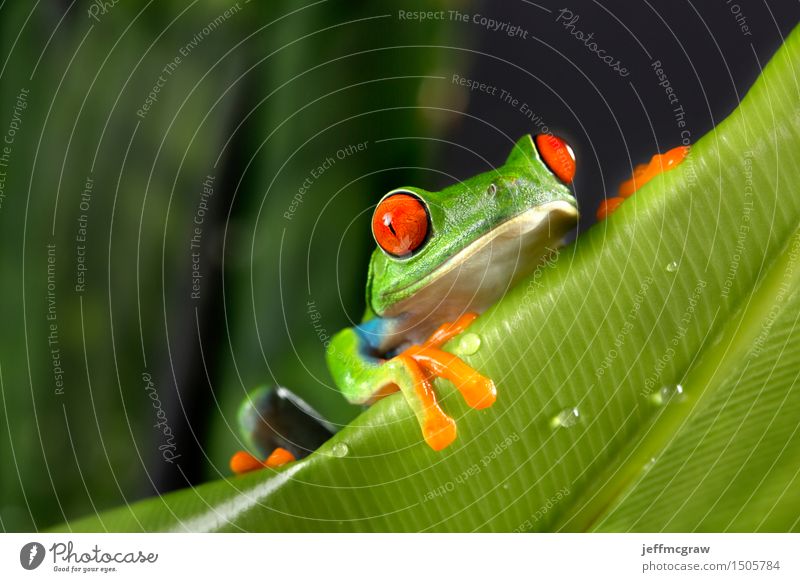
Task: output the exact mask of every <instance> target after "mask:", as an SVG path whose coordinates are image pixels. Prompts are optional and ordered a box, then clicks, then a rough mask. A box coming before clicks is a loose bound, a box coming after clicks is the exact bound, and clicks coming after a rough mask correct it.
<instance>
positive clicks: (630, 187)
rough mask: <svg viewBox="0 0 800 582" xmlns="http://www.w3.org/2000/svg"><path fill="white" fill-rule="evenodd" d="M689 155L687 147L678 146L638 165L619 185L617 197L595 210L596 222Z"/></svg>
mask: <svg viewBox="0 0 800 582" xmlns="http://www.w3.org/2000/svg"><path fill="white" fill-rule="evenodd" d="M688 153H689V146H678V147H676V148H672V149H671V150H669V151H668V152H665V153H663V154H656V155H654V156H653V157H652V158H650V162H649V163H647V164H639V165H638V166H636V167H635V168H634V170H633V174H632V175H631V177H630V178H629V179H628V180H625V181H624V182H623V183H622V184H620V185H619V190H618V191H617V193H618V194H619V196H617V197H615V198H608V199H606V200H603V202H602V203H601V204H600V206H599V208H598V209H597V220H603V219H605V218H607V217H608V216H609V215H610V214H612V213H613V212H614V211H615V210H616V209H617V208H619V206H620V204H622V203H623V202H624V201H625V199H626V198H629V197H630V196H633V194H634V193H635V192H636V191H637V190H638V189H639V188H641V187H642V186H644V185H645V184H647V183H648V182H649V181H650V180H652V179H653V178H655V177H656V176H658V175H659V174H663V173H664V172H668V171H669V170H671V169H673V168H675V167H676V166H678V164H680V163H681V162H682V161H683V159H684V158H685V157H686V155H687V154H688Z"/></svg>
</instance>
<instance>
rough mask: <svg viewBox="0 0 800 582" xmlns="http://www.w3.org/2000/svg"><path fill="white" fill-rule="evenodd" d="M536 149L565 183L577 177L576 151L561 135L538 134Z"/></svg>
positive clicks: (551, 169)
mask: <svg viewBox="0 0 800 582" xmlns="http://www.w3.org/2000/svg"><path fill="white" fill-rule="evenodd" d="M536 149H537V150H539V155H540V156H541V158H542V160H544V163H545V164H547V167H548V168H550V171H551V172H553V173H554V174H555V175H556V177H557V178H558V179H559V180H561V181H562V182H564V183H565V184H570V183H571V182H572V179H573V178H574V177H575V152H573V151H572V148H571V147H569V144H567V142H565V141H564V140H563V139H561V138H560V137H556V136H554V135H550V134H545V133H543V134H540V135H537V136H536Z"/></svg>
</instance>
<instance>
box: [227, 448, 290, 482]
mask: <svg viewBox="0 0 800 582" xmlns="http://www.w3.org/2000/svg"><path fill="white" fill-rule="evenodd" d="M294 460H295V456H294V455H293V454H292V453H290V452H289V451H287V450H286V449H282V448H280V447H278V448H277V449H275V450H274V451H272V454H271V455H270V456H269V457H267V458H266V459H265V460H263V461H261V460H259V459H258V458H256V457H254V456H253V455H251V454H250V453H248V452H246V451H239V452H237V453H236V454H234V455H233V456H232V457H231V460H230V467H231V471H233V472H234V473H235V474H236V475H241V474H243V473H249V472H250V471H255V470H257V469H263V468H264V467H269V468H271V469H275V468H277V467H281V466H283V465H285V464H286V463H291V462H292V461H294Z"/></svg>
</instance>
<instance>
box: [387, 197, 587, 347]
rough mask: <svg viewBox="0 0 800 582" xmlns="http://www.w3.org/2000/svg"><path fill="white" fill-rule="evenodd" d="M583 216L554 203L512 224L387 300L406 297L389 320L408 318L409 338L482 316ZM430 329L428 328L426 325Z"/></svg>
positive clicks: (497, 229)
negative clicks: (465, 316)
mask: <svg viewBox="0 0 800 582" xmlns="http://www.w3.org/2000/svg"><path fill="white" fill-rule="evenodd" d="M577 218H578V210H577V208H576V207H575V205H574V204H571V203H569V202H568V201H565V200H556V201H553V202H548V203H547V204H543V205H541V206H537V207H536V208H532V209H530V210H527V211H525V212H523V213H521V214H518V215H516V216H514V217H513V218H510V219H509V220H507V221H505V222H503V223H502V224H500V225H498V226H497V227H495V228H493V229H492V230H491V231H489V232H487V233H486V234H484V235H482V236H481V237H479V238H478V239H476V240H474V241H473V242H471V243H470V244H469V245H467V246H466V247H464V248H463V249H462V250H461V251H459V252H458V253H457V254H455V255H454V256H452V257H451V258H450V259H448V260H447V261H445V262H444V263H442V264H441V265H440V266H439V267H437V268H436V269H435V270H434V271H432V272H431V273H430V274H429V275H427V276H426V277H424V278H423V279H422V280H420V281H417V282H415V283H413V284H411V285H406V286H404V287H402V288H400V289H395V290H393V291H392V292H391V293H389V294H387V296H386V299H388V300H389V301H388V302H389V303H390V304H391V303H392V301H391V299H392V298H394V297H398V298H400V297H403V299H399V301H398V302H397V303H394V305H393V307H392V308H391V309H390V310H389V311H388V312H386V313H384V314H383V315H384V316H386V317H396V316H401V315H402V316H403V323H404V325H403V326H402V327H404V328H405V333H409V332H411V330H412V328H413V332H412V333H411V335H414V336H415V335H417V333H416V332H417V329H416V328H417V327H421V330H420V335H423V334H424V333H425V332H426V330H427V328H429V327H434V328H435V327H436V326H437V325H439V324H440V323H442V322H443V321H450V320H452V319H455V318H456V317H458V316H459V315H461V314H462V313H464V312H466V311H474V312H477V313H481V312H483V311H485V310H486V309H487V308H488V307H489V306H491V305H493V304H494V303H496V302H497V301H498V300H499V299H500V297H502V296H503V295H504V294H505V293H506V291H507V290H508V289H509V288H510V287H511V286H513V285H514V284H515V283H516V282H517V281H518V280H519V279H521V278H522V277H524V276H525V275H526V274H528V273H530V272H531V271H533V269H534V268H535V267H536V266H537V265H538V264H539V263H540V262H541V260H542V258H543V257H545V256H547V255H550V254H551V253H552V252H553V251H554V250H555V249H556V248H557V247H558V246H559V245H560V243H561V239H562V238H563V237H564V235H565V234H566V233H567V232H568V231H569V230H571V229H572V228H573V227H574V226H575V224H576V221H577ZM426 321H427V322H429V323H430V325H426V324H425V322H426Z"/></svg>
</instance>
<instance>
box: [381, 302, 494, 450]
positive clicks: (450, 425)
mask: <svg viewBox="0 0 800 582" xmlns="http://www.w3.org/2000/svg"><path fill="white" fill-rule="evenodd" d="M476 317H477V314H475V313H467V314H464V315H462V316H461V317H460V318H458V319H457V320H456V321H454V322H451V323H445V324H444V325H442V326H440V327H439V328H438V329H437V330H436V331H435V332H433V334H432V335H431V337H429V338H428V340H427V341H426V342H425V343H423V344H421V345H415V346H411V347H410V348H408V349H406V350H405V351H403V352H402V353H401V354H400V355H399V356H397V357H398V358H399V359H400V360H401V361H402V362H403V363H404V364H405V365H406V368H407V369H408V370H409V373H410V374H411V375H412V378H413V381H414V387H415V392H416V395H417V397H418V399H419V404H420V407H421V408H420V412H421V414H418V416H420V424H421V425H422V433H423V436H424V437H425V442H427V443H428V445H429V446H430V447H431V448H432V449H434V450H436V451H439V450H442V449H443V448H445V447H447V446H448V445H450V443H452V442H453V441H454V440H455V438H456V423H455V421H454V420H453V419H452V418H450V417H449V416H447V415H446V414H445V413H444V411H442V409H441V408H440V407H439V404H438V402H437V400H436V394H435V393H434V391H433V387H432V385H431V378H435V377H439V378H445V379H447V380H450V381H451V382H452V383H453V384H454V385H455V387H456V388H457V389H458V391H459V392H461V395H462V396H463V397H464V400H465V401H466V402H467V404H468V405H470V406H471V407H473V408H477V409H481V408H487V407H489V406H491V405H492V404H494V401H495V400H496V399H497V389H496V388H495V385H494V382H493V381H492V380H491V379H489V378H487V377H486V376H483V375H481V374H479V373H478V372H476V371H475V370H474V369H472V368H471V367H470V366H468V365H467V364H466V363H464V361H463V360H461V359H460V358H459V357H457V356H455V355H453V354H450V353H448V352H445V351H443V350H441V349H439V348H441V346H443V345H444V344H445V343H447V341H449V340H450V339H452V338H453V337H455V336H457V335H458V334H460V333H461V332H463V331H464V330H466V329H467V328H468V327H469V326H470V324H471V323H472V322H473V321H474V320H475V318H476Z"/></svg>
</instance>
